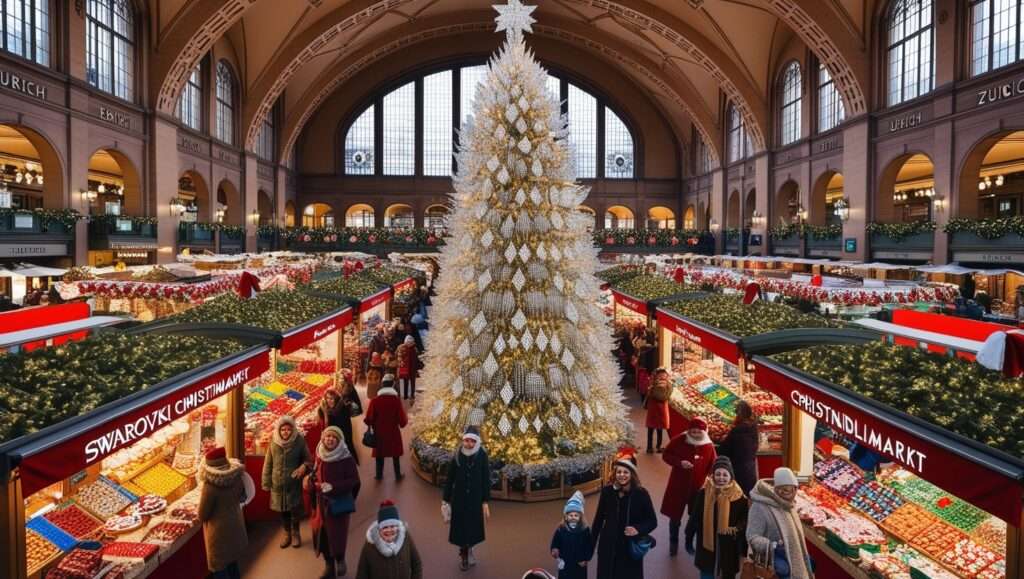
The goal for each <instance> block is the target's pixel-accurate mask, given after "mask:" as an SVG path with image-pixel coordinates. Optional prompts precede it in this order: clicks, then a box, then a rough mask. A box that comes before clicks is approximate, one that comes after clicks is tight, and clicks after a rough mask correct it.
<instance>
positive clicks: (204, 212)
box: [178, 169, 213, 223]
mask: <svg viewBox="0 0 1024 579" xmlns="http://www.w3.org/2000/svg"><path fill="white" fill-rule="evenodd" d="M178 197H179V198H181V199H184V200H185V203H186V205H187V206H190V207H193V208H194V209H195V213H196V221H198V222H200V223H211V222H212V221H213V208H212V200H211V199H210V188H209V187H208V186H207V185H206V179H204V178H203V176H202V175H200V174H199V172H198V171H194V170H192V169H189V170H187V171H185V172H183V173H182V174H181V176H180V177H179V178H178Z"/></svg>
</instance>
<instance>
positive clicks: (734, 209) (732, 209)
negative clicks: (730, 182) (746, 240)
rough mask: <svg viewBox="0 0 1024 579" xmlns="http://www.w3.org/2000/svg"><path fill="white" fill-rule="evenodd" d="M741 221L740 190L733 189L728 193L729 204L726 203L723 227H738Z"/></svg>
mask: <svg viewBox="0 0 1024 579" xmlns="http://www.w3.org/2000/svg"><path fill="white" fill-rule="evenodd" d="M742 223H743V222H742V215H741V207H740V192H739V191H737V190H735V189H733V191H732V193H729V204H728V205H726V211H725V228H726V229H738V228H739V227H740V226H741V225H742Z"/></svg>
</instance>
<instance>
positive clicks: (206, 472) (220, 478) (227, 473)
mask: <svg viewBox="0 0 1024 579" xmlns="http://www.w3.org/2000/svg"><path fill="white" fill-rule="evenodd" d="M200 468H201V469H202V471H201V472H202V477H203V482H207V483H210V484H212V485H213V486H217V487H225V488H226V487H230V486H231V485H233V484H235V482H236V481H238V479H239V477H241V476H242V473H243V472H245V465H243V464H242V463H241V462H239V461H238V460H235V459H233V458H229V459H228V466H227V467H225V468H211V467H210V466H208V465H207V464H206V463H205V462H204V463H203V465H202V466H201V467H200Z"/></svg>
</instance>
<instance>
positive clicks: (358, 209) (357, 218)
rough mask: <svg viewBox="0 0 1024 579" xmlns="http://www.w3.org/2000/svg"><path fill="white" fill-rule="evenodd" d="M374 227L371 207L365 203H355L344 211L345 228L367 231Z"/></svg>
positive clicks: (374, 217) (374, 221)
mask: <svg viewBox="0 0 1024 579" xmlns="http://www.w3.org/2000/svg"><path fill="white" fill-rule="evenodd" d="M376 226H377V222H376V216H375V215H374V212H373V207H370V206H369V205H367V204H366V203H356V204H355V205H352V206H351V207H349V208H348V209H347V210H346V211H345V227H356V228H360V229H367V228H371V227H376Z"/></svg>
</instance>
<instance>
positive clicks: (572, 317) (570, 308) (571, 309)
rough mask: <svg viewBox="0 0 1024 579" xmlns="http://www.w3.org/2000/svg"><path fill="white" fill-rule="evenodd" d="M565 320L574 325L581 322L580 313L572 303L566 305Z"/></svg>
mask: <svg viewBox="0 0 1024 579" xmlns="http://www.w3.org/2000/svg"><path fill="white" fill-rule="evenodd" d="M565 318H566V319H567V320H569V321H570V322H572V323H574V324H575V323H577V322H579V321H580V315H579V312H577V311H576V306H574V305H572V302H566V303H565Z"/></svg>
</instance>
